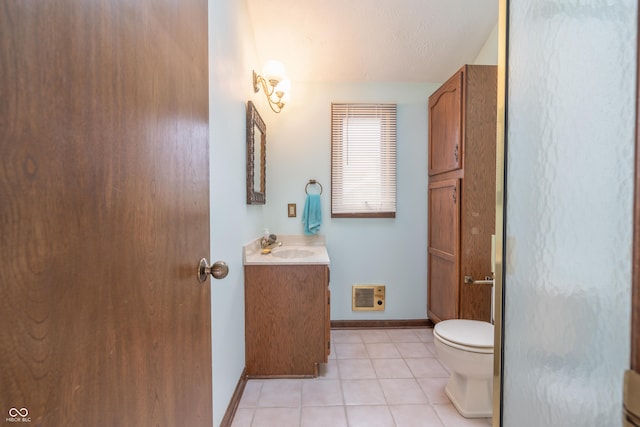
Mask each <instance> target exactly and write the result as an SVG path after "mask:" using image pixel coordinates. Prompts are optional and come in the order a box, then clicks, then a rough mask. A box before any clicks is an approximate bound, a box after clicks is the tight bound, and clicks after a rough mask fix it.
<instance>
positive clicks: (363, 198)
mask: <svg viewBox="0 0 640 427" xmlns="http://www.w3.org/2000/svg"><path fill="white" fill-rule="evenodd" d="M395 216H396V104H331V217H333V218H340V217H353V218H366V217H373V218H395Z"/></svg>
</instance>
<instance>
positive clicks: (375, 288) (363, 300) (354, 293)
mask: <svg viewBox="0 0 640 427" xmlns="http://www.w3.org/2000/svg"><path fill="white" fill-rule="evenodd" d="M351 309H352V310H353V311H360V310H368V311H384V285H353V286H352V287H351Z"/></svg>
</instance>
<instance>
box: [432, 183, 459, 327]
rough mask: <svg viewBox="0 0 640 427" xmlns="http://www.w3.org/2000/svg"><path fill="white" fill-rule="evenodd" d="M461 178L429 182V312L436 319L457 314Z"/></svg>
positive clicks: (451, 317) (448, 317)
mask: <svg viewBox="0 0 640 427" xmlns="http://www.w3.org/2000/svg"><path fill="white" fill-rule="evenodd" d="M459 188H460V180H459V179H448V180H444V181H438V182H434V183H431V184H429V196H428V198H429V240H428V246H429V251H428V264H427V267H428V283H427V295H428V313H429V318H431V319H432V320H434V321H436V322H439V321H441V320H446V319H455V318H457V317H458V315H459V302H458V301H459V283H460V280H459V274H460V273H459V271H460V268H459V262H460V261H459V260H460V257H459V246H460V244H459V237H458V234H459V230H460V208H459V206H460V203H458V201H459V199H460V194H459Z"/></svg>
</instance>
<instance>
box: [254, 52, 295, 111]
mask: <svg viewBox="0 0 640 427" xmlns="http://www.w3.org/2000/svg"><path fill="white" fill-rule="evenodd" d="M262 74H263V76H261V75H259V74H257V73H256V72H255V71H254V72H253V91H254V92H255V93H258V92H259V91H260V87H262V91H263V92H264V94H265V95H266V96H267V100H268V101H269V107H271V109H272V110H273V111H274V112H275V113H279V112H280V111H282V108H284V105H285V104H286V103H287V101H288V100H289V89H290V88H291V82H290V81H289V79H288V78H287V76H286V75H285V71H284V65H282V63H281V62H278V61H273V60H271V61H268V62H267V63H266V64H265V66H264V69H263V71H262Z"/></svg>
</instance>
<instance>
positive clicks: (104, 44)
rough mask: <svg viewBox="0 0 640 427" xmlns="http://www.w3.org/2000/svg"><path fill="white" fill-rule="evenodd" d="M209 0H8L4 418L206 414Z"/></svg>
mask: <svg viewBox="0 0 640 427" xmlns="http://www.w3.org/2000/svg"><path fill="white" fill-rule="evenodd" d="M207 92H208V89H207V2H206V0H181V1H174V0H136V1H126V0H96V1H72V0H56V1H18V0H7V1H3V2H2V3H0V132H1V133H0V138H1V139H0V224H1V225H0V227H1V238H0V254H1V255H0V342H1V343H2V344H1V345H0V367H1V368H0V412H1V413H2V416H0V419H2V418H5V417H7V416H11V415H19V416H22V415H25V414H28V415H26V416H27V417H28V418H29V419H30V421H31V423H32V424H31V425H36V426H83V427H84V426H151V425H153V426H156V425H157V426H178V425H182V426H211V424H212V409H211V396H212V394H211V393H212V390H211V388H212V384H211V338H210V336H211V332H210V329H211V324H210V314H211V313H210V289H209V284H208V283H207V284H205V285H201V284H199V283H198V281H197V279H196V266H197V263H198V261H199V259H200V258H201V257H204V256H207V254H208V252H209V237H208V236H209V197H208V180H209V178H208V167H209V166H208V147H207V145H208V94H207Z"/></svg>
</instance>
